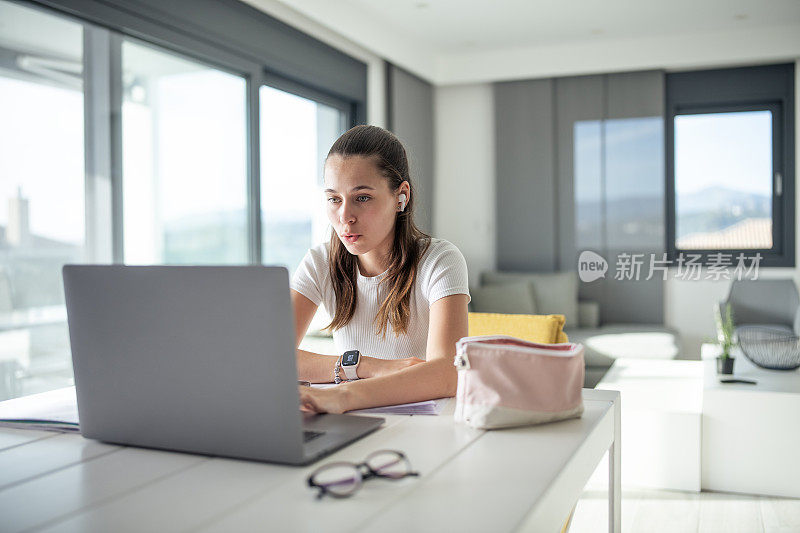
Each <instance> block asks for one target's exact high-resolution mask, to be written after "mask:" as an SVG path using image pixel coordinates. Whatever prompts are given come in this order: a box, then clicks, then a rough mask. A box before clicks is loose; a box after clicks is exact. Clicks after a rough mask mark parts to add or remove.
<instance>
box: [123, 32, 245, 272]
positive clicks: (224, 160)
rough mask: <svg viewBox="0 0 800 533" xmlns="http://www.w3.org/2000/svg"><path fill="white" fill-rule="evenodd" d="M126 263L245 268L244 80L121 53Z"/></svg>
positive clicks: (137, 51) (148, 50) (155, 54)
mask: <svg viewBox="0 0 800 533" xmlns="http://www.w3.org/2000/svg"><path fill="white" fill-rule="evenodd" d="M122 80H123V98H124V100H123V105H122V139H123V145H122V155H123V163H124V166H123V195H122V197H123V211H122V212H123V216H124V226H123V234H124V243H125V244H124V254H125V262H126V263H129V264H153V263H173V264H174V263H182V264H191V263H194V264H201V263H215V264H221V263H246V262H247V259H248V257H247V128H246V120H247V112H246V87H245V85H246V84H245V80H244V79H243V78H241V77H239V76H234V75H232V74H228V73H225V72H222V71H220V70H217V69H214V68H210V67H208V66H206V65H203V64H201V63H198V62H196V61H189V60H187V59H184V58H181V57H178V56H176V55H175V54H172V53H169V52H166V51H163V50H158V49H155V48H152V47H150V46H147V45H144V44H140V43H136V42H131V41H128V40H126V41H125V42H123V44H122Z"/></svg>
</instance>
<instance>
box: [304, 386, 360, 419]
mask: <svg viewBox="0 0 800 533" xmlns="http://www.w3.org/2000/svg"><path fill="white" fill-rule="evenodd" d="M298 388H299V389H300V409H302V410H303V411H309V412H312V413H335V414H341V413H344V412H345V411H347V410H348V407H347V390H346V388H345V387H344V386H342V385H339V386H336V387H331V388H328V389H315V388H312V387H303V386H300V387H298Z"/></svg>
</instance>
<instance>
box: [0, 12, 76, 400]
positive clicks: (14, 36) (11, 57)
mask: <svg viewBox="0 0 800 533" xmlns="http://www.w3.org/2000/svg"><path fill="white" fill-rule="evenodd" d="M0 20H1V21H2V24H0V58H2V59H0V400H4V399H6V398H10V397H14V396H19V395H23V394H32V393H35V392H40V391H43V390H49V389H51V388H55V387H58V386H66V385H69V384H71V383H72V367H71V365H70V357H69V340H68V336H67V329H66V312H65V310H64V290H63V288H62V284H61V266H62V265H63V264H64V263H67V262H83V261H85V257H86V255H87V254H86V239H85V235H86V216H85V207H84V189H85V182H84V131H83V130H84V94H83V83H82V60H83V29H82V26H81V25H80V24H77V23H74V22H71V21H67V20H63V19H61V18H59V17H55V16H51V15H49V14H45V13H42V12H39V11H36V10H33V9H29V8H25V7H21V6H17V5H15V4H10V3H5V2H2V3H0Z"/></svg>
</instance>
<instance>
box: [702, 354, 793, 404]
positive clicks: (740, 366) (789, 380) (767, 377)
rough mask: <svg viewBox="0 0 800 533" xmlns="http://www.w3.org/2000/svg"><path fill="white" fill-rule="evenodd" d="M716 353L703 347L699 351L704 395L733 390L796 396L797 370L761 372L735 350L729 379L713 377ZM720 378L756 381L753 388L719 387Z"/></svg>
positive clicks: (766, 370) (720, 384) (715, 374)
mask: <svg viewBox="0 0 800 533" xmlns="http://www.w3.org/2000/svg"><path fill="white" fill-rule="evenodd" d="M719 353H720V352H719V346H717V345H715V344H704V345H703V346H702V348H701V355H702V358H703V360H704V362H705V364H706V372H705V385H704V388H705V389H706V390H707V391H709V390H711V391H719V390H726V391H728V390H736V391H750V392H762V393H765V392H766V393H773V392H777V393H790V394H800V368H796V369H794V370H770V369H768V368H761V367H760V366H757V365H756V364H754V363H752V362H751V361H750V360H749V359H748V358H747V357H745V355H744V354H743V353H742V351H741V350H740V349H739V348H734V349H733V351H732V352H731V355H733V357H734V363H733V375H732V376H720V375H718V374H717V373H716V357H717V355H718V354H719ZM722 377H731V378H741V379H750V380H753V381H756V382H757V384H756V385H748V384H742V383H721V382H720V381H719V378H722Z"/></svg>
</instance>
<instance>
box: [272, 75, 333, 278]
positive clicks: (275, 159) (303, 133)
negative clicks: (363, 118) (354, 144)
mask: <svg viewBox="0 0 800 533" xmlns="http://www.w3.org/2000/svg"><path fill="white" fill-rule="evenodd" d="M260 97H261V213H262V215H261V217H262V226H261V227H262V247H261V255H262V260H263V262H264V263H265V264H271V265H283V266H286V267H287V268H288V269H289V271H290V272H293V271H294V269H295V268H297V265H299V264H300V261H301V260H302V259H303V256H304V255H305V253H306V252H307V251H308V249H309V248H311V247H312V246H314V245H315V244H318V243H320V242H323V241H324V240H325V239H326V238H327V237H328V231H327V230H328V227H329V225H328V219H327V218H326V215H325V207H324V206H325V204H324V197H323V195H322V167H323V164H324V161H325V156H326V155H327V153H328V149H329V148H330V147H331V145H332V144H333V142H334V141H335V140H336V139H337V138H338V137H339V136H340V135H341V134H342V133H344V130H345V129H347V116H346V113H344V112H343V111H341V110H339V109H336V108H334V107H331V106H328V105H324V104H321V103H318V102H314V101H313V100H309V99H307V98H302V97H300V96H296V95H293V94H289V93H286V92H284V91H280V90H278V89H274V88H272V87H267V86H264V87H261V90H260Z"/></svg>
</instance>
